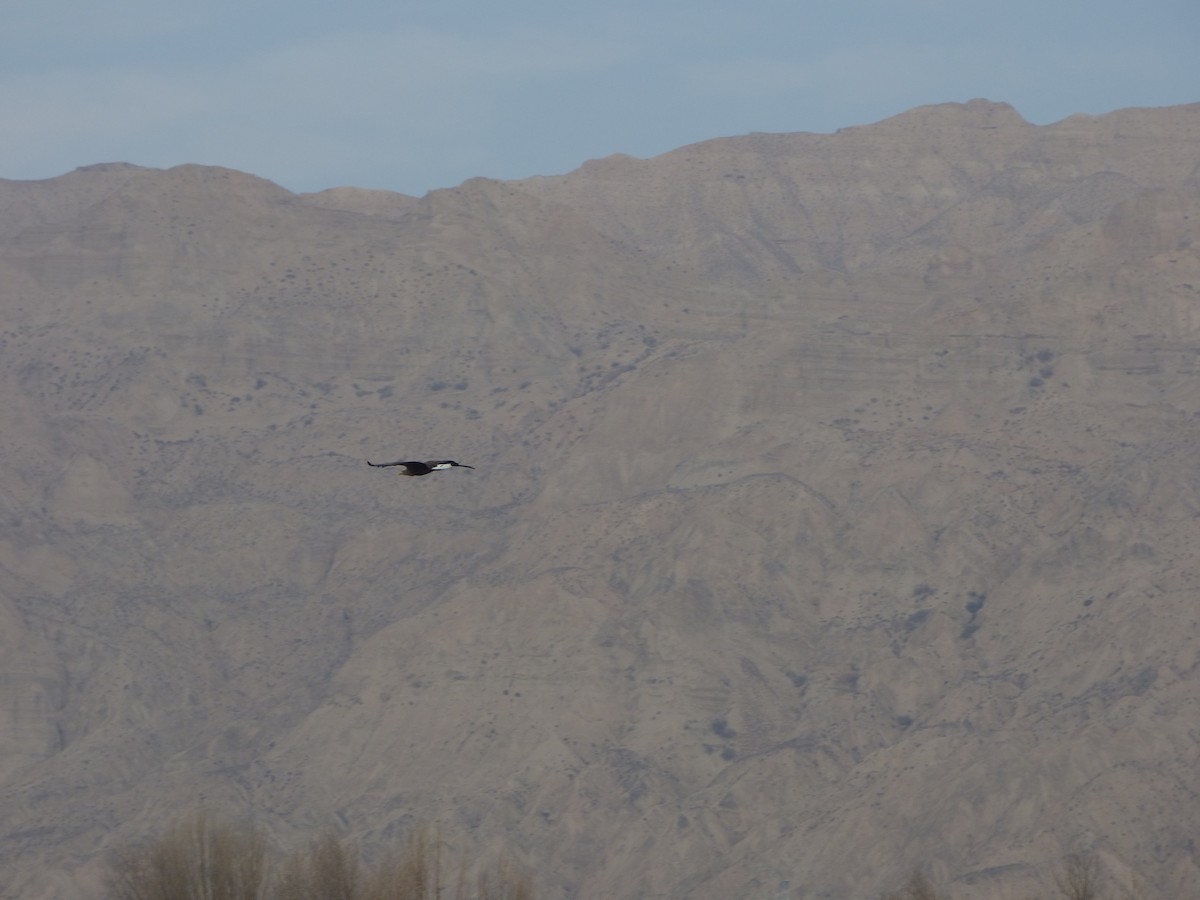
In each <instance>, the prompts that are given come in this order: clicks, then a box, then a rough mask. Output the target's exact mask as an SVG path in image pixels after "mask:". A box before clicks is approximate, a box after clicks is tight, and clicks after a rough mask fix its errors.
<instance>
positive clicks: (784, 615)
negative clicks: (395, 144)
mask: <svg viewBox="0 0 1200 900" xmlns="http://www.w3.org/2000/svg"><path fill="white" fill-rule="evenodd" d="M1198 223H1200V105H1196V106H1186V107H1174V108H1169V109H1159V110H1125V111H1121V112H1117V113H1113V114H1111V115H1107V116H1103V117H1098V118H1091V117H1083V116H1078V117H1072V118H1070V119H1067V120H1065V121H1063V122H1060V123H1058V124H1055V125H1051V126H1043V127H1035V126H1032V125H1030V124H1028V123H1026V122H1024V121H1023V120H1022V119H1021V118H1020V116H1019V115H1018V114H1017V113H1016V112H1015V111H1014V110H1013V109H1011V108H1010V107H1008V106H1005V105H1002V104H994V103H988V102H985V101H973V102H971V103H969V104H965V105H944V106H936V107H926V108H921V109H917V110H914V111H912V112H909V113H906V114H904V115H901V116H898V117H896V118H893V119H889V120H887V121H884V122H880V123H878V124H874V125H869V126H865V127H860V128H852V129H846V130H844V131H841V132H839V133H837V134H834V135H811V134H786V135H777V134H771V135H749V136H745V137H737V138H726V139H720V140H714V141H709V142H705V143H701V144H697V145H694V146H690V147H685V148H682V149H680V150H677V151H674V152H672V153H668V154H666V155H664V156H661V157H658V158H655V159H651V160H636V159H632V158H628V157H620V156H617V157H610V158H607V159H603V160H598V161H594V162H589V163H587V164H585V165H584V166H582V167H581V168H580V169H579V170H578V171H576V172H573V173H571V174H569V175H566V176H562V177H553V178H534V179H529V180H526V181H520V182H493V181H486V180H473V181H469V182H467V183H465V184H463V185H462V186H460V187H457V188H454V189H449V190H444V191H435V192H433V193H430V194H429V195H427V196H426V197H424V198H420V199H418V198H412V197H403V196H400V195H392V194H386V193H381V192H367V191H357V190H353V189H337V190H331V191H327V192H324V193H320V194H315V195H305V196H296V195H293V194H290V193H288V192H287V191H284V190H283V189H281V188H279V187H277V186H274V185H272V184H270V183H268V182H265V181H262V180H260V179H257V178H254V177H252V176H250V175H245V174H240V173H237V172H232V171H227V170H221V169H213V168H203V167H199V166H184V167H180V168H177V169H171V170H169V171H158V170H149V169H141V168H136V167H132V166H127V165H120V164H113V165H101V166H95V167H91V168H87V169H82V170H78V171H76V172H73V173H70V174H68V175H64V176H62V177H60V178H56V179H52V180H49V181H44V182H11V181H10V182H0V310H2V327H0V403H2V407H0V408H2V409H3V425H2V429H0V873H2V875H0V894H2V896H4V897H9V898H22V900H26V898H28V900H37V898H65V900H76V898H84V897H95V896H98V893H99V887H98V885H99V883H100V881H99V880H100V876H101V874H102V872H103V870H104V866H105V860H106V858H107V856H106V854H108V853H109V852H110V851H111V849H112V848H113V847H114V846H116V845H118V844H119V843H121V842H123V841H129V840H136V839H138V838H140V837H143V836H145V835H147V834H152V833H154V832H155V831H156V829H160V828H162V827H163V826H164V825H165V824H167V823H169V822H171V821H172V820H173V819H174V817H175V816H177V815H178V814H179V813H180V811H183V810H190V809H194V808H197V807H198V806H204V807H206V808H208V809H210V810H215V811H218V812H220V813H222V814H226V815H229V816H233V817H251V818H253V819H254V820H255V821H258V822H260V823H262V824H263V825H264V826H265V827H266V828H268V829H269V830H270V832H271V833H272V835H273V839H274V840H275V841H276V842H277V843H278V844H279V845H281V846H283V847H293V846H296V845H297V844H298V843H302V842H303V841H305V840H307V839H308V838H310V837H312V836H313V835H314V834H315V833H317V832H318V831H320V830H321V829H323V828H326V827H328V826H331V825H332V826H334V827H336V828H338V829H340V830H341V831H342V832H343V833H345V834H347V835H349V836H351V837H354V838H355V839H357V840H358V842H359V843H360V845H361V846H364V847H365V848H367V849H368V850H369V851H370V850H372V849H373V848H374V849H378V848H381V847H384V846H387V845H388V844H390V843H394V842H396V841H397V840H399V839H400V837H401V836H402V835H403V834H404V832H405V830H406V829H407V828H409V827H410V826H411V825H412V824H413V823H417V822H436V823H440V825H441V828H442V831H443V834H444V835H445V838H446V840H447V842H448V844H449V846H450V848H451V851H450V852H452V853H453V854H455V855H456V856H457V855H458V854H473V853H477V852H480V851H486V852H487V853H497V852H502V851H507V852H511V853H512V854H514V855H515V857H516V858H517V859H518V860H519V861H521V862H522V863H523V864H524V865H526V866H528V867H529V868H530V869H531V870H532V871H533V872H534V873H535V874H536V880H537V886H538V889H539V896H541V897H544V898H580V900H626V898H629V900H633V898H672V900H676V898H678V900H682V898H698V900H707V898H728V897H739V898H764V900H765V898H774V897H777V896H779V895H781V894H784V893H786V894H787V895H789V896H790V897H792V898H830V900H833V898H837V900H850V898H872V897H876V896H878V895H879V893H880V892H882V891H884V890H887V889H891V888H895V887H896V886H898V885H899V883H900V882H901V881H902V880H903V878H904V877H905V876H906V875H907V873H908V872H909V871H911V869H912V868H913V867H914V866H917V865H920V866H923V867H925V868H926V870H927V871H929V872H930V873H931V875H932V876H933V877H934V880H935V881H937V882H938V883H940V884H941V885H943V886H944V887H945V888H946V889H947V890H948V891H949V892H950V893H951V895H952V896H954V897H962V898H1016V897H1028V896H1030V895H1031V894H1032V893H1034V892H1035V891H1038V890H1040V889H1041V888H1042V887H1044V886H1045V885H1046V884H1048V883H1050V882H1049V877H1050V872H1051V871H1052V869H1053V867H1054V866H1055V865H1056V864H1057V862H1058V861H1059V860H1060V859H1061V858H1062V856H1063V854H1064V853H1067V852H1070V851H1074V850H1081V849H1082V850H1089V851H1094V852H1095V853H1096V854H1098V857H1099V859H1100V860H1101V861H1102V863H1103V865H1104V867H1105V869H1106V872H1107V873H1108V875H1109V877H1110V878H1112V879H1113V883H1114V884H1118V883H1119V884H1125V885H1131V884H1133V881H1134V880H1135V879H1136V880H1138V881H1140V882H1141V884H1142V885H1143V886H1144V889H1145V896H1147V897H1157V898H1173V900H1174V898H1183V897H1189V896H1200V892H1198V889H1197V888H1196V885H1198V884H1200V850H1198V849H1197V846H1196V842H1195V841H1196V837H1197V835H1196V823H1197V821H1200V560H1198V558H1197V552H1196V551H1197V547H1198V546H1200V457H1198V454H1197V448H1198V447H1200V253H1198V245H1197V225H1198ZM445 456H450V457H454V458H455V459H457V460H459V461H461V462H466V463H469V464H471V465H473V466H476V467H477V468H476V469H475V470H474V471H471V470H469V469H456V470H453V471H450V472H445V473H439V474H435V475H432V476H429V477H426V478H397V477H395V476H394V475H393V474H392V473H393V471H394V470H383V469H369V468H367V466H366V465H365V464H364V460H366V459H372V460H376V461H378V460H380V459H386V460H391V459H401V458H437V457H445ZM784 882H786V885H785V884H784Z"/></svg>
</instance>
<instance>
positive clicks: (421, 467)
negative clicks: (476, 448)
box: [367, 459, 475, 475]
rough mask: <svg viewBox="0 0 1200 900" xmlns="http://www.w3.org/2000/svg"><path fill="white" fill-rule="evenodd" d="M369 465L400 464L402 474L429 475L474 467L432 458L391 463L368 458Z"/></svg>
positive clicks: (376, 466) (381, 467) (381, 466)
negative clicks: (421, 460) (447, 470)
mask: <svg viewBox="0 0 1200 900" xmlns="http://www.w3.org/2000/svg"><path fill="white" fill-rule="evenodd" d="M367 465H368V466H374V467H375V468H377V469H386V468H387V467H388V466H399V467H400V472H399V473H398V474H400V475H428V474H429V473H430V472H440V471H442V470H443V469H453V468H455V467H457V468H460V469H473V468H475V467H474V466H468V465H467V464H466V463H460V462H455V461H454V460H452V459H431V460H429V462H418V461H416V460H398V461H397V462H390V463H373V462H371V461H370V460H369V459H368V460H367Z"/></svg>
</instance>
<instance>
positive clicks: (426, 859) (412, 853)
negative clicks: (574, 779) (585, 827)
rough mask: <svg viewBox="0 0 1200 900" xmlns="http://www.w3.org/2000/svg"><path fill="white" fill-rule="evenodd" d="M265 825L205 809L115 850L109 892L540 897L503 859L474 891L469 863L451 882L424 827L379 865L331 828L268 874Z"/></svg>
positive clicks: (159, 896)
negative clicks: (224, 818)
mask: <svg viewBox="0 0 1200 900" xmlns="http://www.w3.org/2000/svg"><path fill="white" fill-rule="evenodd" d="M266 873H267V865H266V840H265V838H264V837H263V836H262V834H261V833H260V832H258V831H257V830H256V829H253V828H249V827H238V826H233V825H229V824H226V823H223V822H216V821H213V820H212V819H210V818H209V817H208V816H207V815H205V814H203V813H201V814H199V815H197V816H194V817H192V818H191V819H188V820H186V821H184V822H183V823H182V824H179V825H176V826H175V827H173V828H171V829H170V830H169V831H167V832H166V833H165V834H163V835H162V836H161V837H159V838H157V839H155V840H153V841H150V842H148V843H146V844H145V845H141V846H136V847H127V848H125V849H123V850H121V851H120V852H118V853H117V854H116V856H115V857H114V859H113V862H112V865H111V866H110V871H109V878H108V895H107V896H108V898H109V900H534V892H533V881H532V879H531V878H530V877H529V876H528V875H527V874H525V873H524V872H523V871H521V870H520V869H519V868H518V867H517V866H516V865H515V864H514V863H513V862H512V861H510V860H507V859H504V860H501V861H500V862H499V863H496V864H494V865H492V866H489V867H484V868H483V869H481V870H480V871H479V874H478V876H477V877H476V879H475V881H474V888H475V889H474V891H473V892H472V891H471V890H470V888H469V884H470V881H469V879H468V878H467V867H466V866H462V867H460V868H459V871H458V875H457V878H456V880H455V883H454V887H453V889H452V890H451V889H450V888H449V887H448V885H447V883H446V881H445V878H444V873H443V866H442V841H441V835H440V834H439V833H437V832H434V833H433V834H431V833H430V832H429V831H428V830H427V829H424V828H418V829H416V830H414V831H413V832H411V833H410V834H409V837H408V840H407V841H406V843H405V845H404V847H403V848H402V849H401V850H400V851H398V852H397V853H395V854H393V855H392V856H390V857H388V858H386V859H385V860H384V862H383V863H381V864H380V865H379V866H377V867H375V868H373V869H372V868H368V867H366V866H364V865H363V863H362V862H361V861H360V859H359V856H358V853H357V852H356V851H354V850H353V849H350V848H347V846H346V845H345V844H344V843H343V842H342V841H340V840H339V839H338V837H337V835H335V834H332V833H327V834H325V835H323V836H321V837H320V838H318V839H317V840H315V841H313V842H312V843H311V844H310V845H309V846H308V847H307V848H306V849H305V850H303V851H301V852H299V853H293V854H291V855H289V856H286V857H284V858H283V859H282V860H281V861H280V862H279V864H278V865H277V866H276V868H275V871H274V873H273V877H272V878H270V879H269V880H268V878H267V877H266Z"/></svg>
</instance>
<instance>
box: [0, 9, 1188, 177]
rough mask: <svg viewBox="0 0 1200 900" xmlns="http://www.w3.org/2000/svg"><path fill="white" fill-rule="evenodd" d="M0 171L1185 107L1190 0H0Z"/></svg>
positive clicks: (377, 159) (619, 148) (528, 158)
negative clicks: (909, 112)
mask: <svg viewBox="0 0 1200 900" xmlns="http://www.w3.org/2000/svg"><path fill="white" fill-rule="evenodd" d="M0 21H2V23H3V24H2V25H0V124H2V130H0V177H2V178H20V179H25V178H45V177H50V176H53V175H58V174H61V173H63V172H67V171H70V170H71V169H73V168H75V167H77V166H83V165H90V164H92V163H98V162H112V161H123V162H132V163H137V164H139V165H146V166H157V167H168V166H173V165H176V164H179V163H184V162H195V163H204V164H209V165H221V166H229V167H231V168H235V169H241V170H243V171H247V172H252V173H254V174H256V175H261V176H263V177H264V178H269V179H271V180H273V181H276V182H278V183H280V184H282V185H283V186H284V187H286V188H289V189H291V190H294V191H312V190H320V189H321V188H326V187H334V186H337V185H357V186H360V187H373V188H387V189H389V190H398V191H404V192H406V193H411V194H423V193H424V192H425V191H427V190H430V189H432V188H436V187H447V186H451V185H455V184H458V183H460V182H462V181H463V180H465V179H467V178H470V177H472V176H475V175H484V176H489V177H494V178H520V177H524V176H526V175H550V174H558V173H561V172H566V171H569V170H571V169H574V168H575V167H577V166H578V165H579V164H580V163H582V162H583V161H584V160H587V159H592V158H595V157H600V156H606V155H608V154H610V153H628V154H631V155H634V156H653V155H656V154H658V153H663V152H665V151H667V150H671V149H674V148H675V147H679V146H682V145H684V144H689V143H692V142H695V141H699V140H705V139H707V138H713V137H721V136H725V135H731V134H744V133H747V132H750V131H776V132H779V131H834V130H836V129H838V128H840V127H843V126H848V125H859V124H866V123H868V122H874V121H878V120H879V119H882V118H886V117H887V116H890V115H894V114H896V113H899V112H903V111H904V110H906V109H909V108H911V107H913V106H919V105H922V104H926V103H940V102H944V101H965V100H969V99H971V98H973V97H987V98H989V99H992V100H1003V101H1007V102H1009V103H1012V104H1013V105H1014V106H1015V107H1016V108H1017V110H1018V111H1019V112H1020V113H1021V114H1022V115H1023V116H1025V118H1026V119H1028V120H1030V121H1032V122H1035V123H1038V124H1045V123H1049V122H1053V121H1057V120H1059V119H1062V118H1065V117H1066V116H1068V115H1070V114H1072V113H1075V112H1085V113H1103V112H1108V111H1110V110H1113V109H1118V108H1120V107H1124V106H1165V105H1170V104H1176V103H1190V102H1196V101H1200V50H1198V49H1197V48H1200V0H1088V2H1077V0H862V2H856V0H809V2H805V0H738V2H734V0H689V2H686V3H684V2H677V0H658V2H656V0H641V2H628V0H609V2H607V3H600V4H597V3H579V2H572V0H508V2H498V0H486V2H485V0H339V2H336V3H335V2H330V0H319V2H318V0H44V2H43V0H0Z"/></svg>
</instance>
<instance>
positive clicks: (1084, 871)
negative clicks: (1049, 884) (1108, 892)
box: [1054, 853, 1102, 900]
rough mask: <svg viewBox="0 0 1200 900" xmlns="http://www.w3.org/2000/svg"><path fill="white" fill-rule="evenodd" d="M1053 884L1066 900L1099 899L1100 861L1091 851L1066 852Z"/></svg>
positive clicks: (1100, 893)
mask: <svg viewBox="0 0 1200 900" xmlns="http://www.w3.org/2000/svg"><path fill="white" fill-rule="evenodd" d="M1054 885H1055V887H1057V888H1058V892H1059V894H1061V895H1062V896H1063V897H1064V898H1066V900H1101V897H1102V892H1101V888H1100V863H1099V862H1098V861H1097V859H1096V857H1095V855H1094V854H1092V853H1071V854H1068V855H1067V857H1066V859H1064V860H1063V863H1062V868H1061V869H1060V870H1059V871H1058V872H1056V873H1055V875H1054Z"/></svg>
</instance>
